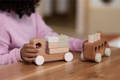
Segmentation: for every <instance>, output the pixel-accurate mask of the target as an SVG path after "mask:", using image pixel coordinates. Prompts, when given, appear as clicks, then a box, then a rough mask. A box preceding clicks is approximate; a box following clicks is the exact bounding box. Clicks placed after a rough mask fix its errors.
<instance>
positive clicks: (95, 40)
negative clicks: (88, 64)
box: [81, 33, 111, 63]
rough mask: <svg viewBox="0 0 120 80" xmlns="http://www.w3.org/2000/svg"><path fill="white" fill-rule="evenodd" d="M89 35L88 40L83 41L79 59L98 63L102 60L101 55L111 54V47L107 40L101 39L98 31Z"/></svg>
mask: <svg viewBox="0 0 120 80" xmlns="http://www.w3.org/2000/svg"><path fill="white" fill-rule="evenodd" d="M91 37H92V38H91ZM91 37H89V39H88V41H85V42H84V44H83V53H81V60H88V61H95V62H97V63H100V62H101V61H102V56H104V55H105V56H110V55H111V49H110V47H109V45H108V42H107V41H106V40H103V39H101V37H100V34H99V33H97V35H92V36H91ZM90 39H91V40H90Z"/></svg>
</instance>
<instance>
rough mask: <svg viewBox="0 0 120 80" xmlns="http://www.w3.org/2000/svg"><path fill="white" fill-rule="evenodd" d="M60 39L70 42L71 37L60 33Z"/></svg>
mask: <svg viewBox="0 0 120 80" xmlns="http://www.w3.org/2000/svg"><path fill="white" fill-rule="evenodd" d="M59 41H60V42H68V41H69V37H68V36H66V35H60V36H59Z"/></svg>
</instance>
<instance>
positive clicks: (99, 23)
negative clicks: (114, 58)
mask: <svg viewBox="0 0 120 80" xmlns="http://www.w3.org/2000/svg"><path fill="white" fill-rule="evenodd" d="M98 31H101V32H104V33H107V34H112V33H114V34H120V0H113V3H111V4H110V5H105V4H104V3H102V2H101V0H91V1H90V5H89V12H88V33H94V32H98Z"/></svg>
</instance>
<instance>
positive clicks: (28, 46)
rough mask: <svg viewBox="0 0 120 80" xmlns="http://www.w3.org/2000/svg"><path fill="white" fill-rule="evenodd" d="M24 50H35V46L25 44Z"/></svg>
mask: <svg viewBox="0 0 120 80" xmlns="http://www.w3.org/2000/svg"><path fill="white" fill-rule="evenodd" d="M24 48H34V49H35V46H33V45H31V44H25V45H24Z"/></svg>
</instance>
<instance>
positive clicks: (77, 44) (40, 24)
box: [36, 14, 84, 51]
mask: <svg viewBox="0 0 120 80" xmlns="http://www.w3.org/2000/svg"><path fill="white" fill-rule="evenodd" d="M36 16H37V17H36V21H37V30H38V31H37V32H38V33H37V35H38V37H42V38H44V37H45V36H49V35H58V34H57V33H56V32H54V31H53V30H52V29H51V28H50V27H49V26H48V25H46V24H45V22H44V21H43V19H42V18H41V16H39V15H38V14H36ZM83 42H84V41H83V40H80V39H77V38H73V37H71V38H70V40H69V45H70V46H69V48H70V50H72V51H82V45H83Z"/></svg>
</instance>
